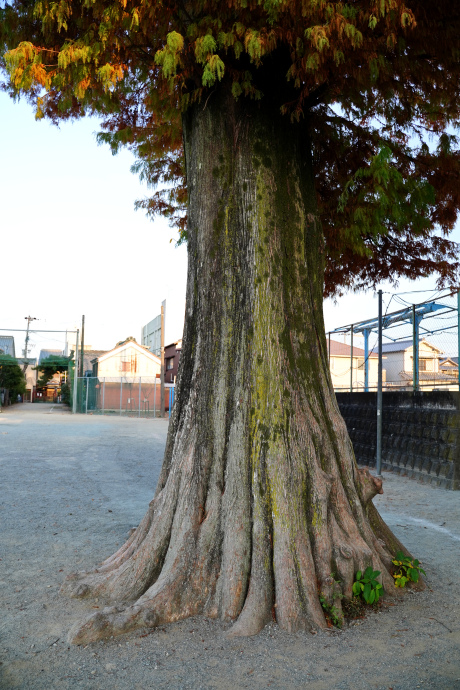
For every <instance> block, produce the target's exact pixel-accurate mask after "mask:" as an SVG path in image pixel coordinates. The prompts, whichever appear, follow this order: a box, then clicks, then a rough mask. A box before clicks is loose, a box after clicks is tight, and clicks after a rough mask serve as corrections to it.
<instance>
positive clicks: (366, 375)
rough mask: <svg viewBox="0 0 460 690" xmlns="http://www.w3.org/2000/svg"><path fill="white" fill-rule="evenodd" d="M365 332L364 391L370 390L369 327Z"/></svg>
mask: <svg viewBox="0 0 460 690" xmlns="http://www.w3.org/2000/svg"><path fill="white" fill-rule="evenodd" d="M363 334H364V392H365V393H368V392H369V329H368V328H365V329H364V331H363Z"/></svg>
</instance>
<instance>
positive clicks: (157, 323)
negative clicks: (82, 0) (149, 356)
mask: <svg viewBox="0 0 460 690" xmlns="http://www.w3.org/2000/svg"><path fill="white" fill-rule="evenodd" d="M141 345H143V346H144V347H148V349H149V350H150V352H152V353H153V354H154V355H160V350H161V314H159V315H158V316H155V318H154V319H152V321H149V323H148V324H147V325H145V326H144V327H143V328H142V333H141Z"/></svg>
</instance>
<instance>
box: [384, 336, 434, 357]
mask: <svg viewBox="0 0 460 690" xmlns="http://www.w3.org/2000/svg"><path fill="white" fill-rule="evenodd" d="M422 343H424V344H425V345H428V347H432V348H433V349H434V350H437V352H439V353H442V350H440V349H439V347H436V345H433V344H432V343H429V342H428V340H425V338H423V339H422V340H420V341H419V347H420V345H421V344H422ZM410 348H412V339H410V340H398V341H397V342H396V343H383V344H382V352H384V353H387V352H404V351H405V350H409V349H410ZM375 349H376V348H375Z"/></svg>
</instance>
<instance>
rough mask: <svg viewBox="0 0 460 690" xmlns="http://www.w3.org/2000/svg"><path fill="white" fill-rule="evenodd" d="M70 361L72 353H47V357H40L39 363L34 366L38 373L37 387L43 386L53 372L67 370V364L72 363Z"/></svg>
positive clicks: (51, 376)
mask: <svg viewBox="0 0 460 690" xmlns="http://www.w3.org/2000/svg"><path fill="white" fill-rule="evenodd" d="M72 363H73V359H72V355H70V357H64V356H59V355H49V357H45V358H44V359H42V361H41V362H40V364H39V365H38V366H36V367H34V369H36V370H38V372H39V374H40V376H39V378H38V380H37V388H44V387H45V386H46V385H47V384H48V382H49V381H50V380H51V379H52V378H53V376H54V375H55V374H63V373H64V372H68V371H69V365H72Z"/></svg>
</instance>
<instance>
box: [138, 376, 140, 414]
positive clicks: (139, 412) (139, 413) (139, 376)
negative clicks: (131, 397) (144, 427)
mask: <svg viewBox="0 0 460 690" xmlns="http://www.w3.org/2000/svg"><path fill="white" fill-rule="evenodd" d="M138 416H139V417H140V416H141V377H140V376H139V415H138Z"/></svg>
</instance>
